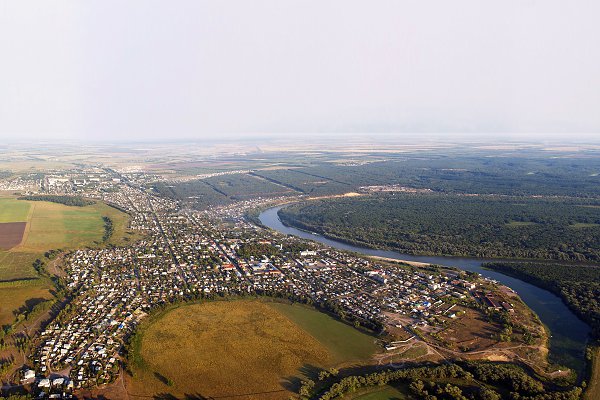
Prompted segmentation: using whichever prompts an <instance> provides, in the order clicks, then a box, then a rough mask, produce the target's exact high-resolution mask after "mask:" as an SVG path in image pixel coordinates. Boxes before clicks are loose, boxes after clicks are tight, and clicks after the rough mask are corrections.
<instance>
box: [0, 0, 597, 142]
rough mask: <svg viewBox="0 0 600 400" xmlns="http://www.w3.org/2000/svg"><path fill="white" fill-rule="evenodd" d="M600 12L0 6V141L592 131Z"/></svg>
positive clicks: (453, 7) (531, 4)
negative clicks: (349, 133)
mask: <svg viewBox="0 0 600 400" xmlns="http://www.w3.org/2000/svg"><path fill="white" fill-rule="evenodd" d="M599 16H600V1H598V0H589V1H578V0H573V1H554V0H540V1H538V0H515V1H511V0H501V1H500V0H499V1H486V0H473V1H464V0H453V1H448V0H440V1H419V0H412V1H404V0H391V1H377V0H371V1H366V0H363V1H353V0H340V1H328V0H315V1H313V0H302V1H289V0H270V1H267V0H264V1H263V0H259V1H257V0H240V1H233V0H215V1H201V0H190V1H187V0H177V1H166V0H165V1H151V0H140V1H123V0H119V1H108V0H100V1H93V0H85V1H79V0H71V1H47V0H41V1H27V0H14V1H9V0H0V138H6V139H10V138H44V139H46V138H54V137H61V138H81V139H109V140H110V139H125V138H131V139H140V138H149V139H161V138H186V137H187V138H202V137H215V136H217V137H218V136H219V135H222V134H238V133H248V132H249V133H264V132H266V133H280V132H281V133H282V134H286V133H287V134H289V133H297V132H399V134H401V133H402V132H442V133H444V132H448V133H452V132H472V133H478V132H512V133H527V134H529V133H534V134H536V133H537V134H538V136H543V135H545V134H546V133H547V132H554V133H561V134H564V133H567V134H568V135H567V136H568V137H571V138H573V137H579V136H581V137H584V136H585V137H593V136H594V133H598V136H600V23H599V22H598V21H599V19H598V18H599ZM573 132H575V133H577V132H581V133H582V134H581V135H578V134H573ZM584 133H585V135H583V134H584Z"/></svg>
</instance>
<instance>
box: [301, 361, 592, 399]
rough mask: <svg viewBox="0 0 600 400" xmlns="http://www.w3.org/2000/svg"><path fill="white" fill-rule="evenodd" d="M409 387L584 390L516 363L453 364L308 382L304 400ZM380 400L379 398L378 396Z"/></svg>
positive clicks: (427, 391) (559, 393)
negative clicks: (394, 386) (564, 384)
mask: <svg viewBox="0 0 600 400" xmlns="http://www.w3.org/2000/svg"><path fill="white" fill-rule="evenodd" d="M399 383H402V384H404V385H408V390H406V392H408V393H407V394H409V395H410V396H411V398H415V399H429V400H434V399H456V400H467V399H474V400H501V399H511V400H519V399H528V400H554V399H556V400H576V399H579V398H580V396H581V392H582V389H581V388H580V387H567V388H565V387H560V386H557V385H556V384H555V383H554V382H551V381H546V380H543V379H540V378H539V377H535V376H532V375H531V374H530V373H528V372H527V371H526V370H524V369H523V368H521V367H519V366H516V365H514V364H502V363H475V362H471V363H449V364H444V365H430V366H421V367H408V368H403V369H396V370H392V369H390V370H383V371H376V372H371V373H367V374H359V375H346V376H343V375H340V377H334V378H333V379H328V380H327V381H325V382H318V383H315V382H314V381H306V382H305V383H304V385H303V387H302V388H301V389H300V397H299V398H300V399H315V400H316V399H318V400H332V399H338V398H343V397H345V396H347V395H351V394H352V393H354V392H356V391H358V390H360V389H364V388H369V387H378V386H385V385H389V384H399ZM375 398H377V397H375Z"/></svg>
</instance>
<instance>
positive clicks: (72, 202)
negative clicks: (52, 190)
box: [18, 194, 95, 207]
mask: <svg viewBox="0 0 600 400" xmlns="http://www.w3.org/2000/svg"><path fill="white" fill-rule="evenodd" d="M18 199H19V200H29V201H49V202H52V203H59V204H64V205H66V206H75V207H85V206H91V205H92V204H95V202H94V201H93V200H88V199H84V198H83V197H77V196H60V195H53V194H44V195H31V196H21V197H19V198H18Z"/></svg>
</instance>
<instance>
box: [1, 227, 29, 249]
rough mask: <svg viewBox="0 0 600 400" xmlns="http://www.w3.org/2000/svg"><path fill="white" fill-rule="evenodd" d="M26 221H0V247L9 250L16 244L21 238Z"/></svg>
mask: <svg viewBox="0 0 600 400" xmlns="http://www.w3.org/2000/svg"><path fill="white" fill-rule="evenodd" d="M26 226H27V222H5V223H0V249H2V250H9V249H12V248H13V247H15V246H18V245H19V244H20V243H21V240H22V239H23V234H24V233H25V227H26Z"/></svg>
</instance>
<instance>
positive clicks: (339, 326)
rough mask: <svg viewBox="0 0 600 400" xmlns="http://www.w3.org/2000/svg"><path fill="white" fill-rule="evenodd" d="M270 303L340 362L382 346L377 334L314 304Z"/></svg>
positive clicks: (369, 353) (360, 357) (364, 354)
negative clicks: (358, 327) (362, 329)
mask: <svg viewBox="0 0 600 400" xmlns="http://www.w3.org/2000/svg"><path fill="white" fill-rule="evenodd" d="M269 305H270V306H271V307H273V308H275V309H277V311H279V312H280V313H282V314H283V315H285V316H286V317H288V318H289V319H290V320H292V321H293V322H294V323H296V324H298V325H299V326H300V327H301V328H302V329H304V330H305V331H307V332H308V333H309V334H311V335H312V336H313V337H314V338H315V339H317V340H318V341H319V342H320V343H322V344H323V345H324V346H325V347H327V348H328V349H329V351H330V352H331V353H332V354H333V356H334V358H335V360H336V361H337V362H339V363H341V362H347V361H354V360H357V361H358V360H365V359H368V358H370V357H371V356H372V355H373V354H374V353H375V352H376V351H377V350H378V349H379V347H378V346H377V344H376V342H375V338H374V337H372V336H369V335H367V334H365V333H362V332H360V331H358V330H357V329H355V328H353V327H351V326H349V325H346V324H344V323H343V322H340V321H338V320H337V319H335V318H333V317H331V316H329V315H327V314H324V313H322V312H319V311H316V310H315V309H313V308H310V307H307V306H305V305H302V304H294V305H289V304H283V303H275V302H273V303H269Z"/></svg>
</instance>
